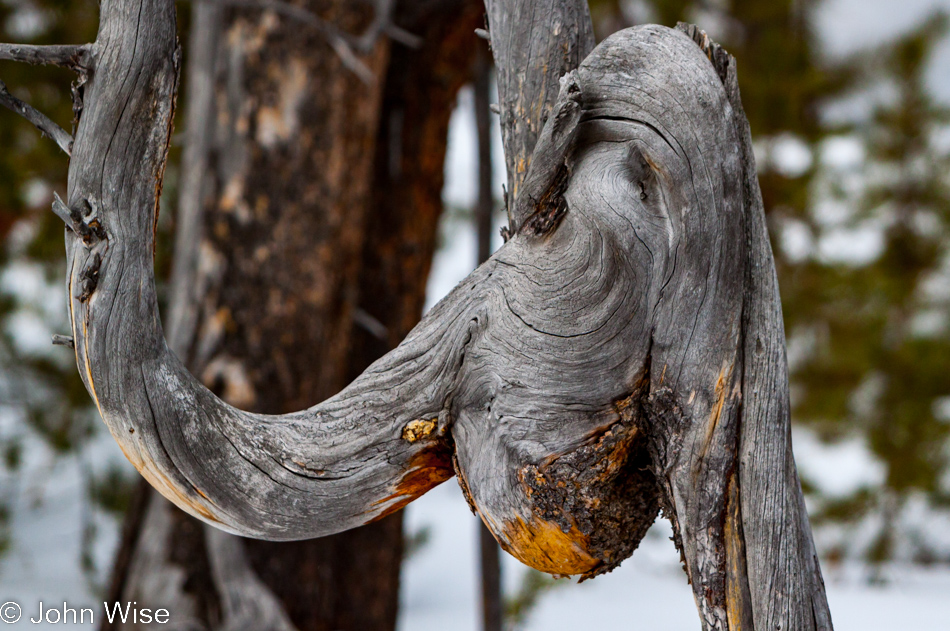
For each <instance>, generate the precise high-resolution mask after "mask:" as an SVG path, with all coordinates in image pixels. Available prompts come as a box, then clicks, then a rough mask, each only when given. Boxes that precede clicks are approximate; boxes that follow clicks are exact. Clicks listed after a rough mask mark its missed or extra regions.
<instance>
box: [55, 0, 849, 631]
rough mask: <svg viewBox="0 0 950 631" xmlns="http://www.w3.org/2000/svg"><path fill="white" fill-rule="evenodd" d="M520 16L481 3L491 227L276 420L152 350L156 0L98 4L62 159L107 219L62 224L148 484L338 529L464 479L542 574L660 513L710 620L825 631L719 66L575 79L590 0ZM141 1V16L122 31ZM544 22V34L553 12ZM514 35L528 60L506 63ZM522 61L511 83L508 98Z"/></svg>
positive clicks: (613, 62)
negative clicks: (332, 387)
mask: <svg viewBox="0 0 950 631" xmlns="http://www.w3.org/2000/svg"><path fill="white" fill-rule="evenodd" d="M529 4H530V3H527V2H521V1H518V0H512V1H511V2H507V3H506V2H497V3H496V2H490V3H489V12H490V16H491V19H490V28H491V38H492V41H493V42H494V43H495V46H494V50H495V54H496V59H497V60H498V63H499V65H500V66H501V67H502V71H501V73H500V77H501V90H502V93H503V97H502V104H501V105H502V111H501V115H502V119H503V121H504V122H505V125H506V135H505V140H506V154H507V155H508V163H509V179H510V181H511V182H512V186H511V189H512V194H513V198H512V200H511V202H512V203H510V204H509V210H510V211H511V225H510V230H511V232H510V234H509V239H508V241H507V243H506V244H505V246H503V247H502V248H501V249H500V250H499V251H498V252H497V253H495V254H494V255H493V256H492V257H491V258H490V259H489V260H488V261H487V262H486V263H485V264H483V265H482V266H480V267H479V268H478V269H477V270H475V271H474V272H473V273H472V274H471V275H470V276H469V277H468V278H467V279H466V280H464V281H463V282H462V283H461V284H460V285H459V286H458V287H457V288H456V289H455V290H454V291H453V292H452V293H451V294H450V295H449V296H448V297H446V298H445V299H444V300H443V301H442V302H441V303H439V304H438V305H437V306H436V307H435V308H433V309H432V311H431V312H430V313H429V314H427V315H426V317H424V318H423V320H422V321H421V322H420V324H419V325H418V326H416V327H415V328H414V329H413V330H412V331H411V332H410V333H409V334H408V336H407V337H406V338H405V340H403V341H402V342H401V343H400V344H399V345H398V346H396V348H394V349H393V350H392V351H390V352H389V353H388V354H386V355H385V356H384V357H383V358H381V359H380V360H378V361H377V362H375V363H373V364H372V365H371V366H370V367H369V368H368V369H367V370H366V371H365V372H363V373H362V374H360V375H359V376H357V377H356V378H355V380H354V381H353V382H352V383H351V384H350V385H349V386H347V387H346V388H344V389H343V391H342V392H341V393H340V394H338V395H335V396H333V397H330V398H329V399H327V400H326V401H324V402H323V403H320V404H317V405H315V406H313V407H311V408H309V409H307V410H304V411H301V412H293V413H289V414H285V415H282V416H268V415H263V414H258V413H251V412H244V411H241V410H238V409H236V408H235V407H232V406H231V405H228V404H227V403H225V402H223V401H222V400H220V399H219V398H217V397H216V396H214V395H213V394H212V393H211V392H209V391H208V390H207V389H205V388H204V387H203V386H202V385H201V384H200V383H198V381H197V380H196V379H195V378H194V377H192V376H191V374H190V373H188V371H187V370H185V369H184V368H183V367H182V365H181V363H180V362H179V361H178V359H177V358H176V357H175V356H174V354H172V353H171V352H170V351H169V350H168V347H167V345H166V343H165V340H164V337H163V335H162V331H161V326H160V324H159V322H158V318H157V307H156V302H155V295H154V287H153V280H152V267H151V265H152V261H151V252H152V245H153V239H154V219H155V209H156V202H157V195H158V188H159V186H160V182H161V171H162V168H163V165H164V155H165V151H166V150H167V140H168V128H169V124H170V120H171V118H170V116H171V109H172V104H173V98H174V86H175V78H176V74H177V73H176V71H177V68H176V65H175V60H176V58H177V57H176V49H175V44H174V29H173V24H174V15H173V12H172V10H171V9H170V8H169V7H168V5H165V4H160V3H159V2H158V0H138V1H132V0H129V2H127V3H125V4H118V3H117V2H116V1H115V0H113V2H107V3H104V4H103V29H102V30H101V32H100V38H99V40H97V43H96V45H95V47H94V50H95V51H98V52H99V53H100V54H98V55H97V57H96V58H97V65H96V73H95V74H94V75H93V76H92V78H91V79H90V82H89V84H88V87H87V92H86V99H87V108H86V110H85V111H84V113H83V116H82V118H81V119H80V125H79V129H78V131H77V134H76V139H75V145H74V153H73V156H74V159H73V162H72V164H71V168H70V195H69V208H70V209H72V210H73V211H74V212H79V213H80V214H81V215H82V218H83V221H84V224H85V226H86V227H91V226H92V225H93V223H94V222H95V225H96V226H99V227H101V229H102V230H103V231H104V235H105V236H104V237H96V238H92V239H84V238H82V237H83V234H84V233H83V231H82V230H80V231H78V232H77V231H70V232H68V234H67V251H68V257H69V278H70V283H69V287H70V312H71V315H72V318H73V323H74V338H75V345H76V355H77V361H78V363H79V366H80V371H81V373H82V374H83V378H84V380H85V383H86V386H87V388H88V389H89V391H90V393H91V394H92V396H93V398H94V399H95V400H96V403H97V405H98V407H99V409H100V412H101V413H102V416H103V419H104V420H105V421H106V423H107V425H108V426H109V427H110V429H111V430H112V433H113V436H114V437H115V438H116V440H117V441H118V442H119V444H120V445H121V446H122V447H123V449H124V450H125V452H126V454H127V455H128V456H129V458H130V460H131V461H132V462H133V464H135V465H136V466H137V467H138V468H139V470H140V471H141V472H142V474H143V475H144V476H145V477H146V478H147V479H149V481H150V482H151V483H152V484H153V485H154V486H155V487H156V488H158V489H159V490H160V491H161V492H162V493H163V494H165V495H166V497H168V498H169V499H171V500H172V501H174V502H176V503H177V504H178V505H179V506H181V507H182V508H184V509H185V510H187V511H189V512H191V513H192V514H194V515H196V516H198V517H200V518H202V519H204V520H205V521H208V522H209V523H213V524H215V525H217V526H219V527H221V528H224V529H227V530H231V531H234V532H240V533H242V534H246V535H249V536H254V537H261V538H268V539H298V538H307V537H316V536H322V535H326V534H330V533H333V532H339V531H342V530H345V529H348V528H352V527H354V526H357V525H360V524H363V523H367V522H369V521H372V520H374V519H378V518H380V517H382V516H384V515H386V514H389V513H391V512H392V511H394V510H397V509H398V508H400V507H402V506H404V505H405V504H406V503H407V502H409V501H411V500H412V499H413V498H415V497H417V496H418V495H420V494H422V493H424V492H425V491H426V490H428V489H429V488H431V487H432V486H434V485H435V484H438V483H440V482H441V481H443V480H445V479H446V478H447V477H449V476H450V475H451V474H452V472H453V469H454V470H455V471H456V472H457V473H458V475H459V478H460V480H459V481H460V484H461V486H462V488H463V490H465V492H466V496H467V498H468V499H469V500H470V502H471V503H472V506H473V508H474V509H475V510H476V511H477V512H478V513H479V515H480V516H481V517H482V519H483V520H484V522H485V523H486V525H487V526H488V527H489V529H490V530H491V531H492V533H493V534H494V535H495V537H496V538H497V539H498V540H499V542H500V543H501V545H502V546H503V547H504V548H505V549H506V550H508V551H509V552H511V553H512V554H513V555H515V556H516V557H518V558H519V559H521V560H523V561H524V562H526V563H528V564H531V565H533V566H535V567H538V568H540V569H543V570H545V571H548V572H552V573H557V574H581V575H583V576H584V577H589V576H594V575H596V574H598V573H601V572H604V571H609V570H610V569H611V568H613V567H615V566H616V565H617V564H618V563H619V562H620V561H622V560H623V558H624V557H626V556H627V555H629V554H630V553H631V552H632V551H633V550H634V549H635V548H636V546H637V544H638V543H639V540H640V537H642V534H643V533H644V532H645V531H646V528H647V527H648V526H649V525H650V523H652V521H653V519H654V517H655V514H656V510H657V507H660V508H661V509H662V510H663V511H664V513H665V514H666V515H667V516H668V517H669V518H670V519H671V520H672V522H673V529H674V535H675V540H676V544H677V546H678V547H679V549H680V551H681V553H682V555H683V559H684V563H685V569H686V572H687V575H688V576H689V579H690V582H691V584H692V586H693V591H694V595H695V598H696V603H697V607H698V610H699V614H700V619H701V621H702V625H703V628H704V629H710V630H711V629H736V628H743V627H750V628H756V627H758V628H760V629H774V628H790V629H830V628H831V622H830V616H829V614H828V608H827V603H826V601H825V596H824V589H823V586H822V584H821V575H820V570H819V567H818V563H817V560H816V559H815V555H814V546H813V544H812V541H811V535H810V531H809V528H808V524H807V515H806V513H805V510H804V503H803V501H802V495H801V489H800V486H799V483H798V479H797V475H796V473H795V467H794V460H793V458H792V453H791V445H790V440H789V435H790V432H789V417H788V380H787V368H786V364H785V357H784V333H783V331H782V321H781V310H780V305H779V300H778V292H777V285H776V283H775V272H774V264H773V262H772V258H771V253H770V252H769V249H768V239H767V234H766V232H765V223H764V215H763V213H762V206H761V200H760V197H759V191H758V186H757V182H756V179H755V167H754V160H753V157H752V153H751V150H750V147H751V143H750V140H749V132H748V125H747V123H746V121H745V118H744V115H743V114H742V110H741V103H740V101H739V96H738V89H737V87H736V85H737V84H736V81H735V62H734V60H732V58H731V57H729V56H728V55H727V54H726V53H725V52H724V51H722V50H721V49H720V48H719V47H718V46H716V45H715V44H713V43H712V42H710V41H709V40H708V38H706V37H705V35H704V34H703V33H702V32H700V31H698V30H696V29H695V28H693V27H683V28H682V29H681V30H680V31H674V30H671V29H666V28H663V27H657V26H646V27H637V28H633V29H628V30H625V31H621V32H620V33H617V34H615V35H613V36H611V37H610V38H608V39H607V40H605V41H604V42H603V43H601V44H600V45H599V46H598V47H597V48H595V49H594V50H593V51H591V52H590V54H589V55H587V56H586V57H585V58H584V59H583V61H582V62H581V63H580V64H579V65H578V66H577V67H576V70H575V69H574V68H573V67H572V60H574V59H577V60H579V58H580V57H584V55H583V53H582V52H581V51H584V42H585V41H587V39H586V35H585V34H586V33H588V32H589V31H588V29H589V21H585V18H586V11H585V7H583V5H582V4H580V3H575V2H568V1H566V0H565V1H564V2H552V3H551V7H550V8H551V11H548V12H545V13H544V14H543V15H540V14H532V13H524V12H523V11H522V10H523V9H524V7H527V6H529ZM137 9H141V10H142V11H144V13H145V15H146V16H147V17H148V18H149V19H148V20H147V22H146V23H147V24H149V28H147V29H145V28H141V26H139V27H138V28H135V27H134V26H133V25H135V24H140V23H139V22H137V20H136V19H135V16H136V10H137ZM551 16H554V17H555V24H556V25H560V26H559V27H558V28H555V29H548V30H544V29H542V27H541V25H542V24H544V25H547V24H549V21H550V18H551ZM565 16H566V17H565ZM169 24H170V25H171V26H170V27H169ZM120 25H121V26H124V27H125V28H119V26H120ZM565 25H566V28H562V27H564V26H565ZM549 34H550V36H549ZM560 36H563V37H564V38H565V39H558V37H560ZM117 37H118V38H119V40H118V41H121V42H122V45H116V42H115V41H114V38H117ZM123 40H124V41H123ZM502 42H505V44H504V45H502ZM512 42H514V43H516V44H517V46H518V47H519V48H518V50H520V47H523V48H524V51H526V52H524V53H523V54H525V55H528V58H527V59H523V58H522V57H519V56H517V55H514V56H506V55H509V53H510V51H511V50H514V49H508V48H506V46H508V45H509V44H511V43H512ZM545 42H547V44H545ZM132 44H134V45H132ZM533 44H538V46H533ZM531 51H534V52H531ZM552 51H557V54H554V53H553V52H552ZM519 54H520V53H519ZM534 55H539V56H538V57H536V56H534ZM552 59H554V60H557V61H558V63H557V64H551V63H548V62H550V61H551V60H552ZM515 64H518V65H515ZM559 64H563V65H559ZM552 68H555V69H554V70H552ZM562 71H572V72H569V73H568V74H567V75H566V76H564V77H563V78H561V79H560V82H559V92H558V94H557V95H556V98H554V94H553V87H552V83H551V82H550V81H549V80H548V78H550V77H551V76H554V77H560V75H561V74H563V72H562ZM519 72H524V73H525V77H526V80H525V81H523V82H522V85H523V86H528V88H525V89H523V90H522V89H521V88H519V89H518V90H515V93H517V94H518V96H517V97H513V98H508V97H506V96H504V95H505V94H511V93H509V92H506V90H508V88H510V87H512V86H514V85H515V84H516V81H515V79H516V78H517V76H518V75H517V73H519ZM551 73H553V74H551ZM121 77H130V78H132V81H130V82H123V81H122V80H121V79H119V78H121ZM506 86H507V87H506ZM532 86H533V87H532ZM542 94H543V95H544V96H540V95H542ZM525 95H527V96H525ZM522 97H524V98H522ZM524 99H527V100H524ZM539 102H542V103H543V104H542V105H541V109H542V110H543V109H544V108H546V107H548V105H547V104H550V108H551V109H550V114H549V115H548V116H547V117H546V118H547V120H546V122H544V125H543V127H542V126H541V125H539V124H537V122H538V121H539V120H541V119H543V118H544V117H543V116H541V117H540V119H539V112H540V111H541V110H539V109H535V108H536V106H537V105H538V103H539ZM519 108H522V109H519ZM522 119H523V120H524V121H527V123H528V124H525V125H519V124H517V123H516V124H514V125H511V124H510V121H516V120H522ZM133 122H134V124H133ZM535 145H536V146H535ZM128 152H132V153H128ZM529 154H530V155H533V158H532V160H531V161H530V164H529V161H528V160H527V158H526V156H527V155H529ZM519 156H520V157H519ZM331 157H332V156H331ZM321 159H323V158H321ZM513 159H514V162H512V160H513ZM522 159H523V161H521V160H522ZM354 160H357V161H356V162H354V164H358V163H359V161H358V157H355V158H354ZM348 163H349V162H348V160H344V162H342V163H337V162H332V161H328V162H327V165H328V166H329V167H331V168H333V167H337V168H338V167H339V165H340V164H348ZM354 184H355V185H356V186H362V185H364V183H362V182H356V183H354ZM356 212H359V211H358V210H357V211H356ZM342 247H347V244H346V242H345V240H344V243H343V246H342ZM249 254H250V253H249ZM246 269H248V270H249V272H254V273H258V272H259V270H257V269H256V268H253V267H250V268H246ZM318 280H319V279H318ZM251 299H253V297H252V296H251V297H248V298H247V300H251ZM274 341H276V342H278V343H279V340H261V343H262V344H264V343H265V342H267V343H271V342H274ZM315 361H318V360H315Z"/></svg>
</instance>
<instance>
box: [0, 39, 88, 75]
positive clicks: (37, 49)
mask: <svg viewBox="0 0 950 631" xmlns="http://www.w3.org/2000/svg"><path fill="white" fill-rule="evenodd" d="M91 53H92V47H91V46H90V45H89V44H83V45H78V46H70V45H66V46H33V45H30V44H0V59H7V60H11V61H22V62H24V63H28V64H33V65H53V66H62V67H64V68H70V69H71V70H75V71H77V72H88V71H89V70H90V69H91V67H92V55H91Z"/></svg>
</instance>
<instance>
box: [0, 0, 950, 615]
mask: <svg viewBox="0 0 950 631" xmlns="http://www.w3.org/2000/svg"><path fill="white" fill-rule="evenodd" d="M935 7H943V8H945V9H946V10H948V11H950V0H900V1H899V2H898V1H897V0H829V1H828V2H827V3H826V4H825V6H824V8H823V9H822V11H821V12H820V14H819V16H818V23H817V25H818V27H819V30H820V31H821V33H822V35H823V39H824V40H825V41H826V43H827V45H828V47H829V49H830V51H831V52H832V53H833V54H849V53H852V52H854V51H855V50H857V49H859V48H861V46H862V45H864V43H865V42H867V41H868V40H871V41H873V40H874V39H877V38H886V37H889V36H893V35H894V34H895V33H896V32H898V31H900V30H903V29H906V28H910V27H912V26H913V25H915V24H916V23H918V22H919V20H920V19H922V17H923V16H925V15H926V14H928V13H929V12H930V11H931V10H933V9H934V8H935ZM931 76H932V77H933V82H932V84H933V86H934V88H935V90H936V91H937V93H938V94H939V95H940V96H941V97H943V98H944V99H945V100H948V101H950V83H948V82H947V81H945V78H946V77H947V76H950V42H945V43H944V45H942V46H941V48H940V50H939V52H938V55H937V58H936V59H935V61H934V64H933V67H932V68H931ZM470 121H471V94H470V92H466V93H463V95H462V96H461V98H460V107H459V109H458V111H457V113H456V116H455V118H454V120H453V124H452V127H451V138H450V156H449V159H448V161H447V167H446V168H447V172H446V175H447V186H446V191H445V197H446V199H447V201H449V203H451V204H454V205H456V206H461V207H465V206H469V205H471V203H472V202H473V200H474V197H475V191H474V153H475V152H474V136H473V130H472V129H471V122H470ZM497 140H498V137H497V133H496V143H495V153H496V161H495V162H496V167H497V168H496V177H495V181H496V183H497V186H498V190H499V195H500V186H501V182H502V181H503V180H504V173H503V166H502V165H503V160H502V159H501V149H500V143H499V142H498V141H497ZM443 237H444V243H445V247H444V248H443V249H442V250H440V252H439V253H438V254H437V257H436V261H435V265H434V269H433V272H432V276H431V279H430V292H429V293H430V299H429V306H431V305H432V304H434V302H435V301H436V300H437V299H438V298H439V297H440V296H442V295H444V294H445V293H446V292H447V291H448V290H449V289H450V288H451V287H453V286H454V285H455V283H456V282H458V281H459V280H460V279H461V278H463V277H464V276H465V275H466V274H467V273H468V272H469V271H470V270H471V269H472V267H473V265H474V259H475V241H474V234H473V233H472V231H471V228H470V226H468V225H467V224H464V223H462V222H461V221H459V220H455V221H450V222H448V223H447V225H446V226H444V234H443ZM496 239H497V240H498V241H499V242H500V238H498V237H496ZM39 337H42V338H43V339H44V340H45V339H46V336H45V333H44V335H42V336H39ZM44 345H45V342H44ZM13 414H14V412H13V411H12V410H10V409H8V408H7V409H4V407H3V406H2V405H0V432H2V431H8V430H9V428H10V427H11V425H12V424H14V423H16V422H17V420H16V419H15V418H14V416H13ZM100 438H101V440H98V439H97V440H96V441H95V443H94V444H93V446H92V448H91V450H87V452H86V453H85V454H83V455H81V456H70V457H67V458H59V459H54V458H53V457H52V456H53V455H52V453H51V452H50V450H49V448H48V447H46V446H45V445H44V444H43V443H42V441H40V440H39V439H38V438H35V437H30V436H29V435H27V436H26V439H25V444H24V463H23V468H22V471H21V474H20V476H19V482H18V483H17V484H15V485H13V488H15V491H14V507H13V511H12V515H13V523H12V542H13V546H12V548H11V550H10V551H9V552H8V553H6V555H4V556H3V557H2V561H0V614H2V613H3V608H2V604H3V603H5V602H7V601H15V602H18V603H19V604H20V605H21V606H22V607H23V611H24V614H25V615H24V617H23V619H21V621H20V622H19V623H17V624H13V625H11V626H10V628H13V629H16V628H23V629H26V628H30V629H48V630H50V631H55V630H56V629H59V628H62V627H63V626H70V625H63V624H58V625H57V624H30V623H29V621H28V618H29V616H31V615H33V614H34V612H35V608H36V606H37V603H38V602H39V601H40V600H42V601H43V602H44V603H47V604H53V605H61V603H63V602H64V601H65V602H68V603H69V605H70V606H72V607H77V608H78V607H83V606H93V607H95V604H96V603H97V602H99V603H101V601H100V600H99V598H98V597H97V596H96V594H95V585H94V584H93V583H92V582H90V580H89V577H88V575H87V574H84V572H83V571H82V569H81V563H80V556H79V550H80V549H81V541H82V538H83V536H84V528H83V524H84V523H88V521H89V519H91V520H92V521H93V522H94V523H95V525H96V536H95V542H96V543H95V545H94V546H93V554H92V558H93V561H94V564H95V565H96V566H97V567H98V568H99V571H98V572H97V573H96V572H94V573H93V576H94V577H97V579H96V580H98V581H99V582H100V583H101V582H102V581H103V580H104V577H105V576H106V572H107V569H108V565H109V562H110V557H111V552H112V549H113V547H114V545H115V542H116V537H117V527H116V524H115V523H114V522H112V521H110V520H109V519H107V518H104V517H102V516H100V515H96V514H93V513H92V512H91V509H90V508H89V506H88V500H86V499H84V489H83V486H82V480H83V478H84V475H85V473H84V472H85V471H87V470H88V469H89V467H92V466H101V463H102V462H105V461H111V460H112V459H113V458H115V459H121V454H119V451H118V448H117V447H116V446H115V445H114V444H113V443H112V442H111V439H109V438H108V436H104V437H100ZM795 438H796V441H797V443H796V444H797V448H796V452H797V455H798V460H799V464H800V467H801V470H802V472H803V473H804V474H806V475H808V476H809V478H810V479H811V480H812V481H813V482H815V483H817V484H818V485H819V487H820V488H822V489H823V490H826V491H828V492H830V493H832V494H834V493H836V492H842V493H843V492H845V491H847V490H849V489H851V488H854V487H855V485H860V484H862V483H866V482H869V481H874V480H875V479H876V476H878V475H879V468H878V467H877V465H876V463H875V462H874V460H873V458H872V457H871V456H870V454H869V453H868V451H867V450H866V448H864V447H863V445H861V444H860V443H859V442H858V443H849V444H846V445H843V446H839V447H838V448H829V447H827V446H824V445H822V444H820V443H818V442H817V441H815V440H814V439H813V437H811V436H809V435H808V434H806V433H802V432H796V437H795ZM90 515H91V517H89V519H87V516H90ZM406 526H407V532H408V533H410V534H412V533H416V532H419V531H420V530H422V529H426V530H427V531H428V533H429V540H428V542H427V543H426V544H425V545H423V546H422V547H421V548H420V549H419V550H418V552H416V553H415V554H414V555H413V556H412V557H411V558H410V559H409V560H408V562H407V563H406V565H405V566H404V570H403V572H404V574H403V587H402V594H401V600H402V605H403V606H402V609H401V612H400V625H399V626H400V629H401V631H435V630H438V631H444V630H452V631H469V630H472V631H474V630H475V629H477V628H478V620H479V619H478V609H477V607H478V583H477V579H478V576H477V546H476V542H477V526H478V522H477V519H476V518H475V517H474V516H473V515H472V514H471V513H470V512H469V509H468V507H467V505H466V503H465V501H464V499H463V498H462V495H461V493H460V491H459V489H458V486H457V484H456V483H455V481H449V482H446V483H445V484H443V485H441V486H440V487H438V488H436V489H435V490H433V491H432V492H430V493H429V494H428V495H426V496H425V497H423V498H421V499H420V500H418V501H417V502H415V503H413V504H412V505H410V506H409V508H408V509H407V520H406ZM948 530H950V529H948ZM947 536H948V537H950V532H948V535H947ZM824 571H825V580H826V583H827V587H828V596H829V601H830V604H831V611H832V615H833V618H834V621H835V626H836V628H837V629H838V630H839V631H852V630H853V631H858V630H860V631H898V630H903V629H914V630H915V631H945V630H946V629H948V628H950V598H948V597H947V595H948V594H950V569H947V568H942V569H940V568H938V569H925V568H920V567H916V566H894V567H889V568H887V569H886V571H885V579H886V580H885V581H884V582H883V583H879V584H871V582H870V581H869V580H868V579H869V576H868V574H867V571H866V569H865V568H863V567H861V566H860V565H854V566H850V565H848V566H843V567H831V566H828V565H826V566H825V568H824ZM523 573H524V568H523V567H522V566H521V565H520V564H519V563H518V562H517V561H515V560H514V559H512V558H510V557H507V556H505V557H504V582H505V587H506V591H507V592H508V593H513V592H514V591H516V589H517V588H518V586H519V584H520V580H521V576H522V574H523ZM95 609H96V615H97V622H98V616H101V615H102V611H101V606H100V607H95ZM71 626H73V627H78V628H88V629H92V628H94V627H93V626H92V625H89V624H85V625H71ZM526 628H527V629H532V630H534V629H537V630H540V629H545V630H547V629H568V628H594V629H604V630H611V629H630V630H639V629H644V630H648V629H649V630H656V631H663V630H681V629H682V630H691V629H698V628H699V622H698V618H697V615H696V612H695V607H694V605H693V601H692V596H691V593H690V589H689V586H688V585H687V584H686V579H685V575H684V574H683V572H682V570H681V569H680V567H679V562H678V555H677V553H676V552H675V550H674V549H673V545H672V543H671V542H670V541H669V528H668V526H667V525H666V524H665V522H661V523H658V524H657V526H655V527H654V528H653V530H651V531H650V533H649V534H648V536H647V538H646V539H645V541H644V542H643V544H642V545H641V548H640V549H639V550H638V551H637V552H636V554H635V555H634V556H633V558H631V559H629V560H627V561H626V562H625V563H624V564H623V565H622V566H621V567H620V568H618V569H617V570H615V571H614V572H612V573H611V574H608V575H606V576H601V577H598V578H597V579H595V580H592V581H588V582H586V583H584V584H581V585H577V584H573V583H570V582H568V581H564V584H563V585H559V586H558V587H556V588H554V589H553V590H551V591H549V592H548V593H547V594H546V595H545V596H543V597H542V598H541V600H540V601H539V604H538V606H537V607H536V609H535V610H534V611H533V612H532V614H531V616H530V617H529V619H528V623H527V627H526Z"/></svg>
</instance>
